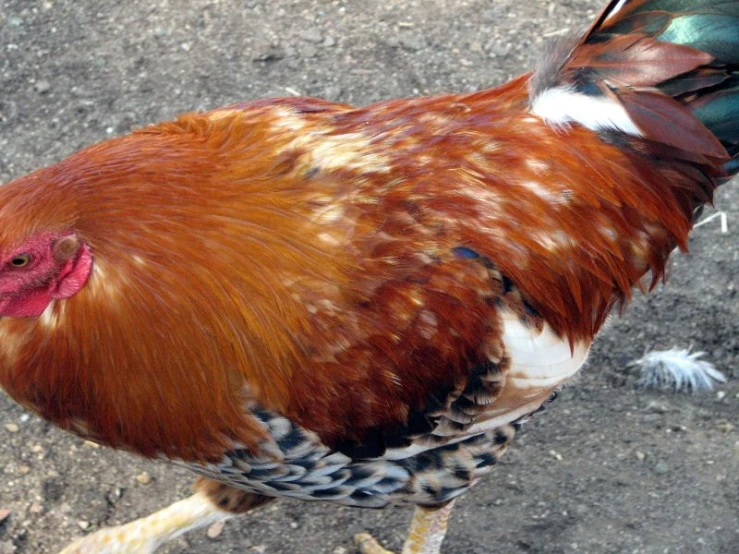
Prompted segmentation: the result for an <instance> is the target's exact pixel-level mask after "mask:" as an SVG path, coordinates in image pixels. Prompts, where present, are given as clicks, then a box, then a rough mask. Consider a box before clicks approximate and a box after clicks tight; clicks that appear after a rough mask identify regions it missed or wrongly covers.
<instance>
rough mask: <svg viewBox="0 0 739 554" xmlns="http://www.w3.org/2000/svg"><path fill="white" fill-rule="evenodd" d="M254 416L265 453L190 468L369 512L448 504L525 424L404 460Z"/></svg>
mask: <svg viewBox="0 0 739 554" xmlns="http://www.w3.org/2000/svg"><path fill="white" fill-rule="evenodd" d="M542 409H543V408H542ZM254 413H255V415H256V416H257V417H258V418H259V420H260V421H261V422H262V424H263V425H264V426H265V431H266V434H267V435H268V436H269V437H270V439H269V440H268V441H267V442H265V443H263V444H262V445H260V446H261V448H260V452H261V454H259V455H255V454H253V453H252V452H251V451H250V450H249V449H246V448H238V449H235V450H233V451H230V452H228V453H227V454H226V455H225V456H224V457H223V458H222V459H221V461H220V462H218V463H213V464H207V465H203V464H193V463H188V464H185V465H186V467H188V468H189V469H191V470H193V471H195V472H196V473H198V474H200V475H202V476H204V477H207V478H209V479H214V480H216V481H219V482H221V483H224V484H227V485H229V486H232V487H234V488H237V489H240V490H245V491H249V492H254V493H257V494H260V495H265V496H273V497H274V496H284V497H288V498H296V499H300V500H321V501H332V502H336V503H339V504H343V505H346V506H357V507H363V508H383V507H385V506H387V505H388V504H418V505H424V506H434V505H443V504H444V503H446V502H448V501H449V500H451V499H453V498H455V497H457V496H458V495H460V494H462V493H464V492H465V491H466V490H467V489H468V488H469V487H470V486H471V485H472V484H473V483H474V482H475V481H476V480H477V479H478V478H480V477H481V476H482V475H484V474H486V473H487V472H488V471H489V470H490V467H491V466H492V465H494V464H495V463H496V461H497V460H498V458H499V457H500V456H501V455H502V454H503V452H504V451H505V449H506V448H507V446H508V443H509V442H510V441H511V440H512V439H513V437H514V435H515V431H516V429H518V427H519V425H520V422H512V423H511V424H507V425H503V426H501V427H499V428H497V429H493V430H491V431H489V432H487V433H483V434H478V435H476V436H473V437H470V438H467V439H465V440H463V441H457V442H449V443H447V444H443V445H437V446H436V447H434V448H432V449H430V450H426V451H422V452H418V453H414V454H411V455H408V456H404V457H400V456H399V457H396V458H389V459H377V460H362V459H351V458H349V457H348V456H346V455H344V454H342V453H340V452H335V451H332V450H331V449H329V448H328V447H326V446H325V445H324V444H322V443H321V441H320V439H319V438H318V437H317V436H316V435H315V433H312V432H310V431H307V430H306V429H302V428H299V427H297V426H295V424H294V423H292V422H291V421H289V420H288V419H286V418H284V417H281V416H279V415H277V414H275V413H271V412H266V411H263V410H255V411H254ZM175 463H177V462H175Z"/></svg>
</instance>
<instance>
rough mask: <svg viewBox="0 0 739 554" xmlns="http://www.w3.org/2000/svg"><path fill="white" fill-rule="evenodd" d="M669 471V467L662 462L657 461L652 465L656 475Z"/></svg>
mask: <svg viewBox="0 0 739 554" xmlns="http://www.w3.org/2000/svg"><path fill="white" fill-rule="evenodd" d="M669 471H670V468H669V467H668V465H667V464H666V463H664V462H657V464H656V465H655V466H654V472H655V473H656V474H657V475H665V474H666V473H669Z"/></svg>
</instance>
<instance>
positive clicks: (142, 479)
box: [136, 472, 151, 485]
mask: <svg viewBox="0 0 739 554" xmlns="http://www.w3.org/2000/svg"><path fill="white" fill-rule="evenodd" d="M136 480H137V481H138V482H139V483H141V484H142V485H148V484H149V483H151V475H149V474H148V473H146V472H144V473H139V474H138V475H137V476H136Z"/></svg>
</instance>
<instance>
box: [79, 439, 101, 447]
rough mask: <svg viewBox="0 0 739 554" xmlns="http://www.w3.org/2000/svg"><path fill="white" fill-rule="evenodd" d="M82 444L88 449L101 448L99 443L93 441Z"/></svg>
mask: <svg viewBox="0 0 739 554" xmlns="http://www.w3.org/2000/svg"><path fill="white" fill-rule="evenodd" d="M82 444H83V445H84V446H86V447H87V448H100V445H99V444H98V443H96V442H92V441H85V442H83V443H82Z"/></svg>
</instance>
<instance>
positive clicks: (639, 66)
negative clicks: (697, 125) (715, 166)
mask: <svg viewBox="0 0 739 554" xmlns="http://www.w3.org/2000/svg"><path fill="white" fill-rule="evenodd" d="M626 37H628V38H626ZM634 37H643V39H642V40H637V41H635V42H634V43H633V44H631V45H629V44H628V42H629V39H633V38H634ZM614 41H622V42H623V43H624V45H625V51H624V52H622V53H621V55H620V56H619V55H615V56H614V55H613V53H611V55H610V59H606V60H605V61H604V66H606V67H604V68H603V69H605V73H606V74H607V73H609V70H610V73H611V74H610V75H606V78H608V77H611V80H612V81H613V82H614V83H615V85H616V89H617V90H618V97H619V99H620V100H621V102H622V103H623V104H624V107H625V108H626V110H627V111H628V113H629V115H631V116H632V118H633V119H634V120H635V121H636V123H637V124H638V125H639V126H640V127H642V128H643V129H644V131H645V134H646V135H647V136H648V137H649V138H654V139H655V140H658V141H660V142H665V143H666V144H668V145H670V146H677V147H679V148H683V147H684V148H685V149H686V150H689V151H693V152H700V153H702V154H706V155H708V156H711V155H713V154H715V153H716V151H715V148H713V147H712V146H711V144H710V140H709V139H707V138H706V137H705V136H702V135H701V133H700V130H694V129H693V128H692V127H691V126H690V124H689V122H687V134H686V135H685V136H684V137H679V138H677V139H675V138H674V135H678V134H682V133H684V132H685V131H686V128H685V127H684V123H683V120H682V116H681V115H679V114H677V113H676V112H675V113H673V109H674V104H673V106H672V107H670V105H669V101H670V100H671V99H674V100H676V101H677V103H679V104H680V105H682V106H685V107H686V108H687V110H688V111H689V112H690V113H691V114H692V115H693V116H694V117H695V118H697V119H698V120H699V121H700V122H701V123H702V124H703V126H705V128H707V129H708V130H709V131H710V133H711V134H712V135H713V136H714V137H716V138H717V139H718V141H720V143H721V145H722V146H723V147H724V148H725V149H726V151H727V152H728V154H729V156H730V157H731V159H730V160H728V161H727V162H725V163H724V165H723V167H724V169H725V170H726V172H727V174H728V175H729V176H731V175H734V174H736V173H737V172H739V0H730V1H728V0H724V1H721V0H719V1H716V0H714V1H711V0H626V1H613V2H611V3H610V5H609V6H608V7H607V8H606V9H605V10H604V11H603V13H602V14H601V16H600V18H599V19H598V21H597V23H596V24H595V25H594V26H593V27H592V29H591V31H590V32H589V33H588V34H587V35H586V36H585V38H584V39H583V41H582V43H581V45H580V46H581V48H582V50H581V51H584V52H587V50H588V46H590V45H592V47H593V48H595V49H596V52H589V53H587V54H588V56H593V54H594V53H595V59H597V57H598V56H597V49H598V46H599V45H602V44H605V43H610V44H613V42H614ZM583 47H584V48H583ZM705 55H708V56H710V58H707V57H705ZM605 57H606V58H609V56H608V55H605ZM609 65H610V67H607V66H609ZM691 66H692V67H691ZM594 69H595V71H596V72H598V73H602V72H603V69H601V68H599V67H595V68H594ZM670 73H672V75H670ZM619 77H620V78H619ZM634 77H636V78H634ZM619 85H620V86H619ZM623 85H626V87H624V86H623ZM629 87H633V88H634V91H629V90H623V89H624V88H629ZM642 87H656V89H657V90H659V91H660V92H662V93H663V94H664V98H666V99H667V100H666V101H665V100H662V99H655V98H654V97H648V96H647V97H643V98H638V97H639V96H640V95H642V94H644V93H642V92H641V91H640V88H642ZM645 98H646V101H645ZM654 113H657V115H658V116H664V115H667V116H668V117H672V118H675V120H676V121H675V120H672V121H671V120H670V119H668V120H667V122H666V123H664V122H662V123H660V122H659V121H658V120H659V117H656V118H655V117H652V115H654ZM683 115H684V114H683ZM675 123H677V125H676V126H675V125H674V124H675ZM670 135H673V137H670ZM665 137H667V138H668V140H667V141H663V140H662V139H664V138H665ZM676 142H677V144H676ZM696 145H697V146H698V148H692V150H691V147H695V146H696ZM714 146H715V144H714Z"/></svg>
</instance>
